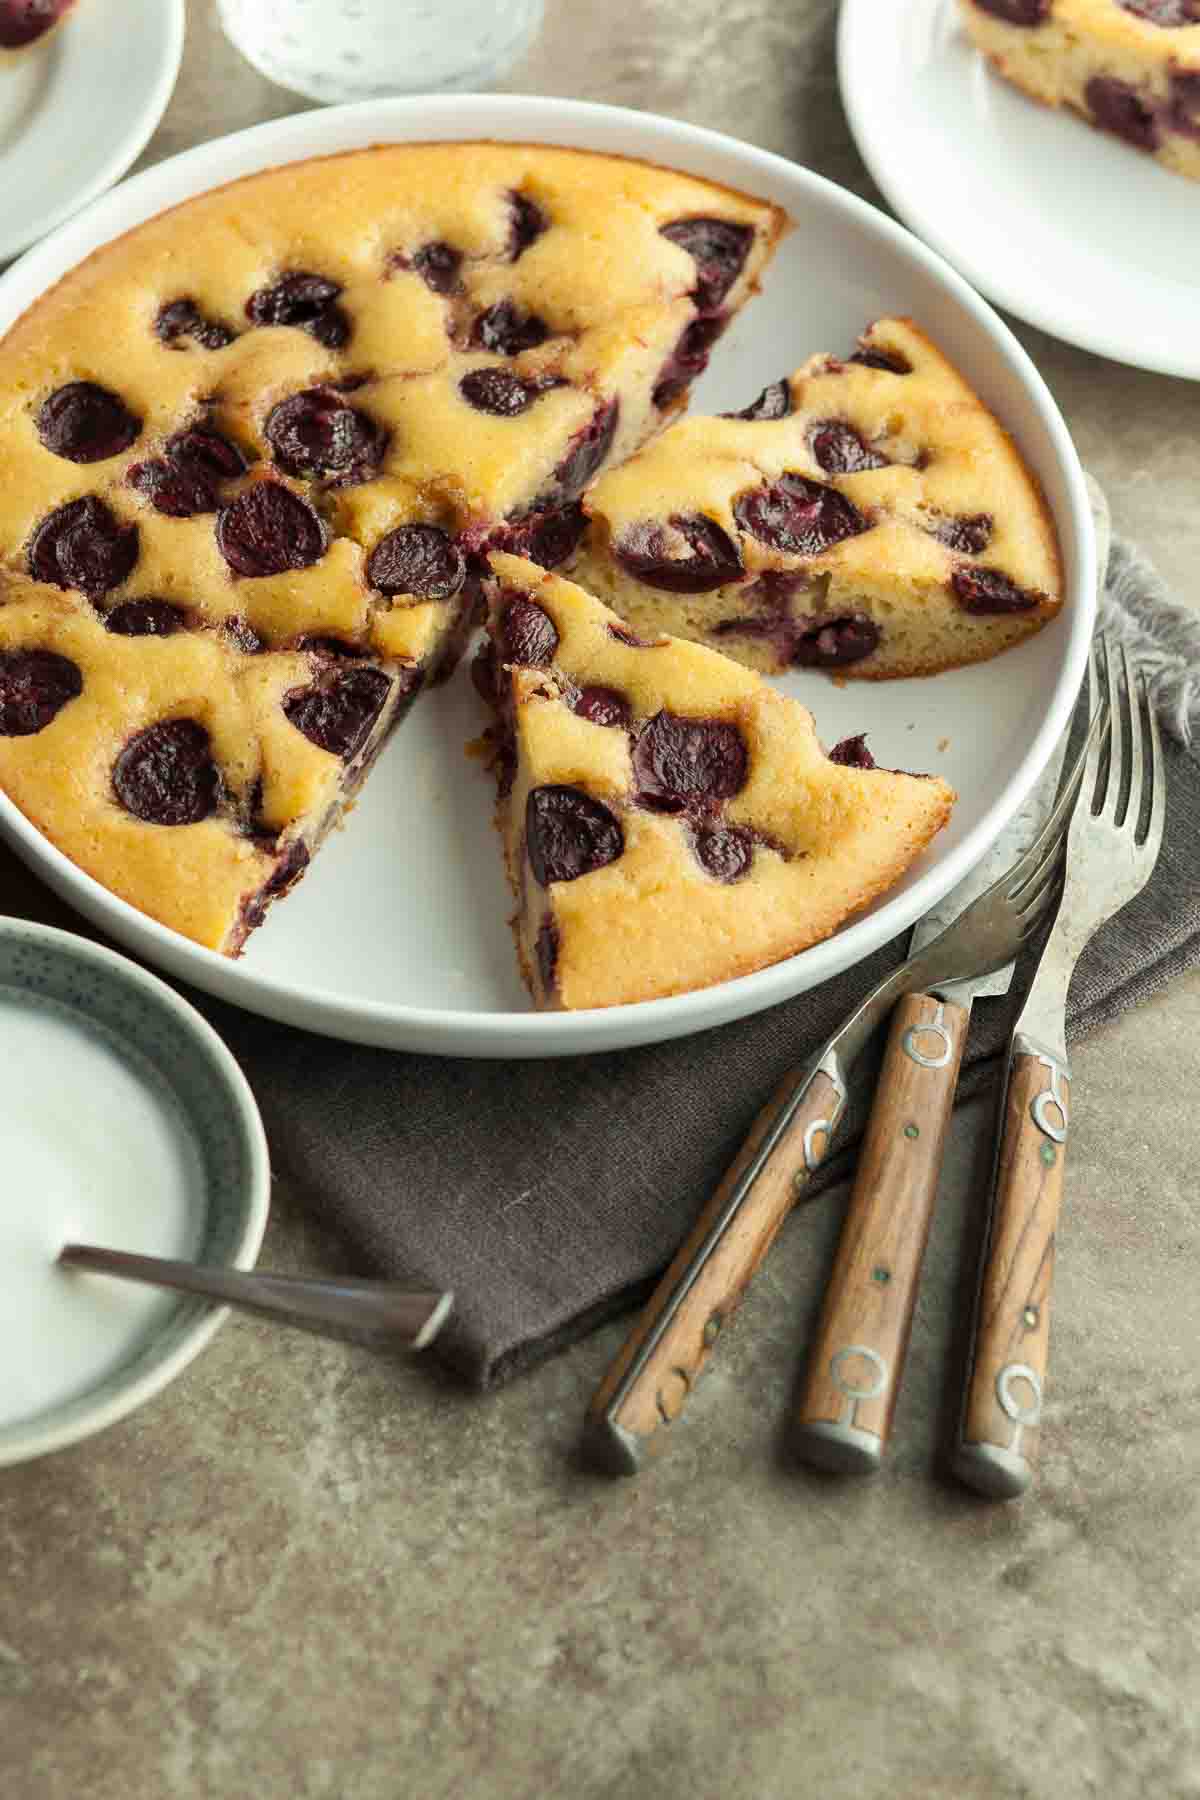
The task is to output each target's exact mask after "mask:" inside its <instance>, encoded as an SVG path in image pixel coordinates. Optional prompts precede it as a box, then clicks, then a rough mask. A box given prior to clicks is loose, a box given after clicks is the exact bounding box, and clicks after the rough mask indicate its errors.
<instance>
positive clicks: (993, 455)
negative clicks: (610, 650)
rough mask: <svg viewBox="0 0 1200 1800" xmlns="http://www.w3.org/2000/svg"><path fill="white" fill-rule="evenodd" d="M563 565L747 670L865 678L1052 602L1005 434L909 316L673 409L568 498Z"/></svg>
mask: <svg viewBox="0 0 1200 1800" xmlns="http://www.w3.org/2000/svg"><path fill="white" fill-rule="evenodd" d="M584 507H585V510H586V512H587V514H588V526H587V530H586V533H585V536H584V537H583V539H582V540H581V542H580V545H579V547H578V549H577V550H576V551H575V553H574V554H573V556H572V557H571V558H570V559H569V561H568V565H567V572H569V573H570V574H571V575H572V576H573V578H575V579H577V580H578V581H580V582H581V583H582V584H583V585H584V586H585V587H587V588H588V589H590V590H591V591H592V592H593V593H595V594H598V595H600V596H601V597H602V598H603V599H605V600H606V601H608V602H609V603H610V604H611V605H612V606H613V607H614V608H615V609H616V610H617V611H618V612H620V613H621V615H622V616H623V617H624V618H626V619H628V620H629V621H630V623H631V624H632V625H633V626H634V628H635V629H636V630H645V631H650V632H655V631H670V632H674V633H676V634H678V635H680V636H684V637H689V638H694V639H697V640H699V641H701V642H703V643H707V644H710V645H712V646H713V647H714V648H717V649H720V650H723V651H725V652H726V653H727V654H728V655H730V656H733V657H736V658H737V659H738V660H739V661H741V662H744V663H746V664H747V665H748V666H749V667H751V668H756V669H759V670H763V671H767V672H772V671H778V670H782V669H785V668H787V667H789V666H790V665H793V664H799V665H800V666H802V667H805V668H819V669H829V670H833V671H835V672H836V673H837V674H838V675H844V676H860V677H863V678H865V679H871V680H882V679H884V678H886V677H890V676H901V675H927V674H932V673H935V672H936V671H938V670H941V669H947V668H953V667H956V666H959V665H961V664H964V663H971V662H979V661H981V660H983V659H984V658H985V657H989V656H994V655H995V654H996V653H997V652H998V651H1000V650H1005V649H1007V648H1008V647H1009V646H1010V645H1012V644H1015V643H1017V642H1019V640H1020V639H1022V638H1024V637H1028V636H1029V635H1030V634H1031V633H1032V632H1035V631H1037V630H1039V629H1040V628H1041V626H1043V625H1044V624H1045V623H1046V622H1047V621H1048V620H1049V619H1052V618H1053V617H1054V615H1055V613H1056V612H1058V610H1059V608H1060V606H1061V605H1062V579H1061V575H1060V571H1059V564H1058V554H1057V548H1056V540H1055V535H1054V528H1053V525H1052V523H1051V521H1050V518H1049V515H1048V513H1047V510H1046V506H1045V503H1044V501H1043V499H1042V497H1041V494H1040V493H1039V491H1038V489H1037V486H1036V484H1035V482H1034V480H1033V478H1032V476H1031V475H1030V473H1029V472H1028V470H1027V469H1026V468H1025V466H1024V464H1023V463H1022V461H1021V459H1020V457H1019V455H1018V454H1017V451H1016V449H1015V448H1014V446H1013V444H1012V441H1011V439H1010V438H1009V437H1008V435H1007V434H1006V432H1005V431H1004V430H1003V428H1002V427H1001V426H1000V425H999V424H998V423H997V421H996V420H995V419H994V418H993V417H992V415H991V413H989V412H988V410H987V408H986V407H985V406H984V405H983V403H982V401H980V400H979V399H978V397H977V396H976V395H975V394H974V393H973V392H972V391H971V389H970V388H969V387H968V385H967V383H966V382H965V381H964V380H963V378H962V376H961V375H960V374H959V373H958V371H957V370H956V369H955V368H953V367H952V365H951V364H950V363H949V362H948V361H947V360H946V358H945V357H944V356H943V355H942V354H941V352H940V351H939V350H937V349H936V348H935V346H934V345H933V344H931V343H930V341H929V339H928V338H926V337H925V336H924V335H923V334H922V333H921V332H920V331H918V330H917V329H916V327H915V326H914V325H913V324H912V323H911V321H909V320H906V319H881V320H879V321H878V322H877V323H876V324H875V325H873V326H872V327H871V329H870V330H869V331H868V332H867V333H866V334H865V336H864V337H862V338H861V339H860V341H859V347H858V349H857V350H856V351H855V352H854V354H853V355H851V356H850V357H848V358H847V359H844V360H843V359H839V358H836V357H832V356H816V357H813V358H812V359H811V360H810V361H809V362H808V363H806V364H805V365H804V367H803V368H802V369H800V370H799V372H798V373H797V374H795V375H792V376H790V377H786V378H784V379H782V380H780V381H777V382H774V383H772V384H771V385H770V386H769V387H767V388H766V389H765V390H764V391H763V392H762V393H761V394H760V395H759V396H758V398H757V399H756V400H754V401H753V402H752V403H751V404H750V405H749V406H747V407H745V408H744V409H743V410H742V411H741V412H737V413H733V414H730V415H727V416H725V417H721V418H700V417H689V418H687V419H683V420H681V421H680V422H679V423H677V424H675V425H673V426H671V427H670V429H669V430H667V431H664V432H663V433H662V435H661V436H660V437H657V438H656V439H654V441H653V442H651V443H650V444H648V445H647V446H646V447H645V448H643V449H642V450H641V451H639V452H638V453H637V454H636V455H634V456H633V457H632V458H631V459H630V460H629V461H628V462H626V463H625V464H624V465H623V466H622V467H620V468H617V469H613V470H610V471H609V472H608V473H606V474H604V475H602V476H601V477H600V479H599V480H598V481H597V482H596V484H595V485H594V487H593V488H592V489H591V490H590V491H589V493H588V494H587V495H586V496H585V499H584Z"/></svg>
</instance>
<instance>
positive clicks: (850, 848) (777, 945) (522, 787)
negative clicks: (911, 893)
mask: <svg viewBox="0 0 1200 1800" xmlns="http://www.w3.org/2000/svg"><path fill="white" fill-rule="evenodd" d="M490 562H491V567H492V570H493V572H494V577H495V579H494V582H493V583H491V584H489V586H490V588H491V593H490V607H489V632H490V647H489V651H488V652H487V653H486V654H485V657H484V659H483V662H482V665H481V668H480V671H479V676H478V680H479V685H480V687H481V690H482V691H484V693H485V694H486V695H487V696H488V697H489V698H490V700H491V701H492V703H493V705H494V706H495V709H496V718H497V722H496V725H495V726H494V728H493V730H494V739H495V742H494V748H495V761H496V770H497V775H498V781H499V792H500V801H499V809H498V815H497V823H498V825H499V828H500V831H501V833H502V835H503V839H504V846H505V855H506V859H507V864H508V872H509V877H510V880H511V882H512V886H513V890H514V892H515V894H516V896H517V908H518V910H517V917H516V921H515V926H516V932H517V941H518V947H519V951H520V957H521V964H522V969H523V972H524V974H525V978H526V981H527V983H528V985H529V988H530V991H531V993H532V994H533V997H534V1000H535V1001H536V1003H537V1004H538V1005H539V1006H542V1007H565V1008H578V1007H589V1006H613V1005H618V1004H621V1003H624V1002H630V1001H637V1000H649V999H654V998H657V997H659V996H661V995H664V994H673V993H680V992H683V991H686V990H688V989H692V988H698V987H706V986H709V985H710V984H712V983H714V982H719V981H725V980H728V979H729V978H730V977H732V976H736V975H744V974H747V973H749V972H750V971H751V970H754V969H759V968H762V967H764V966H765V965H767V964H769V963H773V962H778V961H780V960H781V959H782V958H784V957H786V956H791V955H793V954H794V953H795V952H796V951H799V950H803V949H805V948H806V947H807V946H808V945H810V944H814V943H816V942H818V941H819V940H820V939H821V938H825V937H828V936H829V934H830V933H831V932H832V931H834V930H835V929H836V928H837V926H838V925H840V924H841V923H842V921H843V920H844V919H845V918H847V917H848V916H849V915H850V914H851V913H853V912H855V911H857V910H858V909H859V908H861V907H863V906H865V905H867V904H868V902H869V901H871V900H872V899H874V898H875V897H876V896H877V895H878V894H881V893H882V892H884V891H885V890H886V889H887V888H888V887H890V886H891V885H892V883H893V882H895V881H896V880H898V879H899V877H900V876H901V875H902V874H903V873H904V871H905V869H907V868H908V866H909V865H910V863H911V862H912V861H913V859H914V858H915V857H916V856H917V855H919V853H920V852H921V850H922V849H923V848H924V847H925V845H926V844H927V843H928V842H929V841H930V839H931V838H932V837H933V836H934V834H935V833H936V832H937V831H939V830H940V829H941V827H942V826H943V825H944V824H945V823H946V820H947V819H948V817H949V815H950V809H951V806H952V804H953V802H954V798H955V796H954V793H953V791H952V789H951V788H949V787H948V786H947V785H946V783H945V782H944V781H940V780H938V779H936V778H933V777H923V776H916V775H906V774H900V773H896V772H893V771H891V770H886V769H876V768H875V767H874V766H873V765H872V763H871V758H870V756H869V754H868V753H867V752H866V750H865V747H864V745H863V743H862V740H861V739H854V740H850V741H848V742H847V743H845V744H843V745H840V746H838V747H837V748H836V749H835V750H834V751H833V752H832V753H830V754H827V753H826V752H825V751H824V750H823V749H822V747H821V745H820V743H819V742H818V740H817V736H816V732H815V729H814V726H813V720H812V716H811V714H810V713H809V712H808V711H807V709H806V708H805V707H803V706H801V705H800V704H799V702H798V701H795V700H789V699H785V698H784V697H783V696H782V695H781V694H778V693H777V692H776V691H775V690H774V689H773V688H771V687H770V686H769V685H768V684H767V683H766V682H764V681H763V680H762V679H761V678H760V677H759V676H757V675H755V674H752V673H750V672H749V671H747V670H746V669H743V668H741V667H739V666H738V665H737V664H736V663H733V662H730V661H729V659H728V658H726V657H723V656H720V655H717V654H716V653H714V652H713V651H711V650H708V649H705V648H703V647H702V646H700V645H696V644H689V643H681V642H679V641H678V640H676V639H673V638H669V637H658V638H654V639H643V638H641V637H639V636H638V635H637V634H635V633H634V632H633V631H632V630H631V629H630V628H629V626H628V625H627V624H626V623H625V622H624V621H623V620H621V619H620V618H618V617H617V615H616V614H615V613H613V612H611V611H610V610H609V609H608V608H607V607H605V606H603V605H601V604H600V602H599V601H597V600H594V599H593V598H592V597H591V596H590V595H588V594H586V593H584V592H583V590H582V589H581V588H579V587H576V586H575V585H574V584H573V583H571V582H568V581H565V580H564V579H562V578H561V577H559V576H557V575H553V574H550V573H547V572H545V571H543V570H541V569H538V568H536V567H534V566H533V565H532V564H530V563H528V562H526V561H524V560H523V559H521V558H517V557H512V556H506V555H493V556H492V557H491V559H490Z"/></svg>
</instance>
